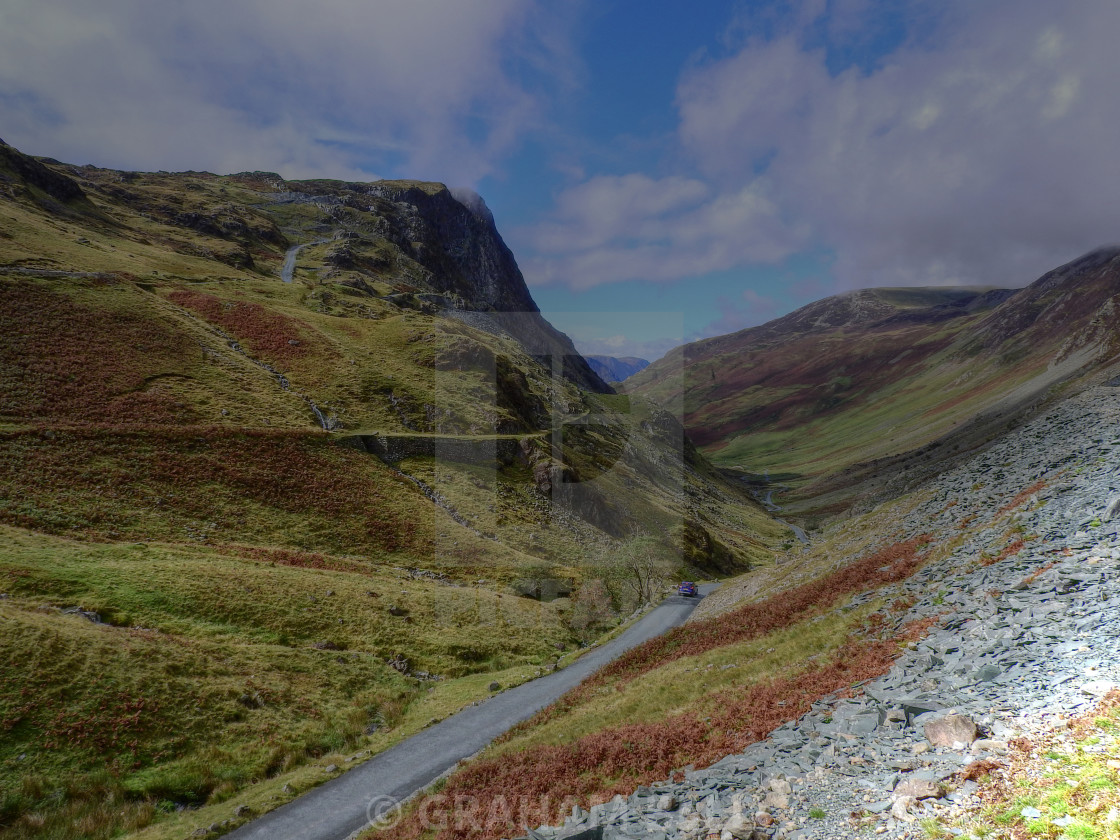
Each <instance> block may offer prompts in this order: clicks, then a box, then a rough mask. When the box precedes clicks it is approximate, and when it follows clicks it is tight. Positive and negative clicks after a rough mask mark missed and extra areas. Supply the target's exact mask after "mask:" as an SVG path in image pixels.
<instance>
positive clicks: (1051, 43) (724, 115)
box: [524, 0, 1120, 290]
mask: <svg viewBox="0 0 1120 840" xmlns="http://www.w3.org/2000/svg"><path fill="white" fill-rule="evenodd" d="M887 7H890V8H891V9H893V10H894V13H895V19H896V20H897V21H900V22H901V25H903V26H904V27H908V28H906V29H905V31H904V32H903V33H902V34H901V36H900V37H898V38H897V39H896V40H897V43H895V44H892V45H891V46H890V47H889V48H887V49H884V50H882V54H881V55H879V56H877V58H876V60H874V61H866V60H864V61H859V62H857V61H854V60H847V61H845V60H844V57H845V56H852V55H855V56H861V57H864V58H866V56H867V55H869V54H872V53H873V45H874V44H875V43H881V42H882V38H883V37H884V35H883V33H882V32H881V31H880V27H881V25H882V21H883V20H884V9H885V8H887ZM783 26H784V28H783ZM733 31H734V30H733ZM1117 31H1120V5H1118V4H1116V3H1114V2H1112V0H1081V1H1080V2H1078V3H1073V4H1060V5H1055V4H1053V3H1051V2H1049V0H1007V2H987V3H976V2H972V0H950V2H937V3H932V2H928V0H899V2H890V3H888V2H878V3H876V2H866V0H841V1H840V2H833V3H831V4H828V5H827V6H826V4H824V3H817V4H806V5H805V6H804V7H803V8H802V9H801V14H800V16H799V18H798V19H796V20H793V21H787V22H785V23H784V24H783V25H779V26H777V27H775V28H773V29H772V30H771V31H769V32H767V33H766V36H765V37H762V36H759V35H752V34H749V33H747V34H743V35H741V36H740V37H741V41H740V43H738V44H737V45H736V46H735V47H734V48H732V49H731V50H730V51H729V52H728V53H727V54H725V55H723V56H721V57H718V58H707V59H701V60H699V61H697V63H696V64H695V65H694V66H692V67H690V68H688V69H686V71H685V72H684V73H683V74H682V76H681V79H680V83H679V87H678V91H677V101H676V106H677V111H678V115H679V129H678V137H677V140H678V144H679V151H680V153H681V156H682V159H683V160H684V161H685V162H686V163H685V165H682V166H681V167H680V171H679V172H678V173H674V174H669V175H662V176H661V177H659V178H652V177H650V176H648V175H644V174H640V173H632V174H627V175H622V176H612V177H604V176H600V177H596V178H592V179H589V180H587V181H586V182H584V183H581V184H578V185H576V186H573V187H571V188H570V189H568V190H567V191H565V192H564V193H562V194H561V195H560V196H559V198H558V201H557V209H556V212H555V214H554V216H553V218H552V219H551V220H550V221H549V222H548V223H546V224H542V225H539V226H537V227H536V228H534V229H533V230H531V231H529V232H528V233H527V234H526V235H525V237H524V238H525V240H526V242H528V243H529V244H530V245H531V246H532V247H533V249H534V250H535V258H534V259H533V260H531V261H530V262H529V263H528V268H529V271H528V274H529V276H530V278H531V280H532V281H533V282H535V283H564V284H567V285H569V286H571V287H573V288H586V287H588V286H593V285H596V284H601V283H608V282H613V281H621V280H626V279H635V278H637V279H647V280H653V281H662V282H673V281H678V280H682V279H686V278H689V277H697V276H702V275H704V274H706V273H708V272H711V271H716V270H723V269H727V268H730V267H736V266H738V267H743V266H750V265H761V264H775V263H778V262H781V261H782V260H784V259H786V258H787V257H788V256H789V255H790V254H792V253H795V252H797V251H798V250H799V249H804V248H808V247H818V248H820V247H823V248H825V249H828V250H830V251H832V252H833V253H834V254H835V260H834V262H833V264H832V271H833V276H834V279H835V281H836V283H837V290H839V289H843V288H856V287H866V286H876V285H918V284H947V283H985V284H987V283H990V284H997V285H1021V284H1024V283H1026V282H1029V281H1030V280H1033V279H1034V278H1035V277H1037V276H1038V275H1039V274H1041V273H1042V272H1043V271H1045V270H1047V269H1049V268H1052V267H1054V266H1055V265H1057V264H1059V263H1060V262H1062V261H1065V260H1068V259H1070V258H1072V257H1075V256H1077V255H1078V254H1080V253H1082V252H1084V251H1086V250H1089V249H1091V248H1093V247H1096V246H1099V245H1102V244H1105V243H1111V242H1115V241H1117V240H1120V155H1117V153H1116V148H1117V145H1118V141H1120V99H1118V98H1117V97H1116V96H1115V84H1116V80H1117V79H1120V52H1118V51H1116V50H1115V49H1114V48H1113V45H1112V40H1113V35H1114V33H1115V32H1117ZM869 45H872V46H869ZM869 51H870V52H869Z"/></svg>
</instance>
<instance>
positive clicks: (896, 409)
mask: <svg viewBox="0 0 1120 840" xmlns="http://www.w3.org/2000/svg"><path fill="white" fill-rule="evenodd" d="M1117 304H1120V249H1118V248H1107V249H1101V250H1098V251H1094V252H1092V253H1090V254H1087V255H1086V256H1084V257H1082V258H1080V259H1078V260H1074V261H1073V262H1071V263H1069V264H1067V265H1065V266H1062V267H1061V268H1058V269H1055V270H1054V271H1051V272H1049V273H1047V274H1046V275H1044V276H1043V277H1042V278H1040V279H1039V280H1037V281H1036V282H1035V283H1033V284H1031V285H1030V286H1027V287H1026V288H1023V289H1018V290H1016V289H995V288H962V287H957V288H941V287H938V288H897V289H895V288H883V289H865V290H861V291H857V292H850V293H847V294H843V295H837V296H835V297H830V298H826V299H824V300H820V301H816V302H815V303H811V304H809V305H808V306H805V307H802V308H801V309H799V310H797V311H796V312H792V313H790V314H789V315H786V316H784V317H782V318H778V319H776V320H774V321H770V322H769V323H767V324H763V325H761V326H758V327H752V328H750V329H746V330H742V331H740V332H737V333H733V334H730V335H723V336H718V337H715V338H710V339H705V340H703V341H698V342H694V343H692V344H687V345H684V346H683V347H679V348H676V349H674V350H673V351H671V352H670V353H669V354H668V355H666V357H665V358H664V359H661V360H659V361H657V362H655V363H654V364H652V365H651V366H650V367H649V368H647V369H646V370H644V371H642V372H641V373H639V374H638V375H637V376H635V377H634V379H632V380H631V381H630V382H628V383H627V386H628V387H627V390H628V391H630V392H631V393H636V394H641V395H644V396H648V397H651V398H653V399H655V400H657V401H659V402H661V403H662V404H664V405H667V406H672V407H673V408H675V409H677V410H680V411H682V412H683V416H684V418H685V425H686V428H687V430H688V433H689V435H690V436H691V437H692V439H693V440H694V441H695V442H696V443H697V444H698V445H699V446H700V447H701V448H702V449H704V450H705V451H706V452H707V454H708V455H709V456H710V457H712V458H713V459H714V460H715V461H716V462H717V463H720V464H722V465H724V466H726V467H734V468H737V469H742V470H746V471H749V472H754V473H762V472H764V471H769V473H770V474H771V475H774V474H776V473H784V474H786V475H787V476H789V478H790V480H793V481H794V482H795V483H798V481H799V482H800V484H801V485H802V486H803V487H807V486H808V485H810V484H813V482H817V483H818V484H817V485H816V486H815V487H814V490H813V491H812V492H813V493H814V494H815V495H816V497H817V498H818V499H820V497H821V493H822V492H823V485H821V484H820V482H826V483H828V481H829V477H830V476H831V477H834V478H833V480H832V484H829V485H828V486H830V487H832V488H833V489H834V490H835V491H836V492H837V494H838V495H839V496H841V497H845V498H846V500H847V501H851V498H852V496H853V494H857V493H859V492H862V491H861V490H860V489H859V488H858V482H857V481H855V480H854V478H853V475H854V473H853V470H854V471H856V472H859V470H861V469H863V466H866V467H867V471H868V474H870V471H871V469H872V465H873V466H874V469H875V470H876V471H877V474H884V473H885V472H889V469H886V468H885V467H884V464H885V463H886V462H887V461H889V462H891V463H897V464H898V465H899V469H903V467H905V468H906V469H913V467H914V462H913V458H912V456H914V453H919V452H925V453H927V454H928V449H927V448H928V447H930V446H931V445H932V446H940V445H942V444H945V443H949V444H950V445H948V446H946V447H945V449H944V450H943V451H944V452H953V451H955V449H960V450H961V451H964V450H966V449H967V448H969V447H970V446H975V445H979V444H980V443H982V442H983V441H984V440H986V439H988V438H989V437H990V436H991V435H992V434H994V433H995V432H994V430H995V429H996V427H997V426H999V427H1002V426H1005V425H1006V423H1008V422H1012V421H1013V420H1014V418H1015V417H1016V416H1019V414H1021V413H1022V412H1024V411H1029V410H1031V409H1032V407H1034V406H1036V405H1037V404H1038V403H1039V402H1040V401H1041V400H1043V399H1045V398H1046V397H1047V395H1048V394H1049V393H1050V391H1051V389H1053V388H1055V387H1056V386H1058V385H1059V384H1061V383H1063V382H1067V381H1068V380H1070V379H1076V378H1079V377H1083V376H1085V375H1086V374H1090V373H1092V372H1093V371H1095V370H1097V369H1098V368H1100V367H1101V366H1102V365H1105V364H1108V363H1111V362H1113V361H1116V360H1117V353H1118V352H1120V331H1118V330H1117V327H1116V325H1117ZM681 369H683V371H684V375H683V376H680V375H679V374H678V375H673V372H674V371H680V370H681ZM924 457H925V456H924V455H923V458H924ZM939 457H940V456H939ZM927 460H928V459H927ZM861 465H862V466H861ZM836 476H841V478H835V477H836ZM841 485H843V486H841ZM805 492H806V493H808V492H809V491H808V490H806V491H805Z"/></svg>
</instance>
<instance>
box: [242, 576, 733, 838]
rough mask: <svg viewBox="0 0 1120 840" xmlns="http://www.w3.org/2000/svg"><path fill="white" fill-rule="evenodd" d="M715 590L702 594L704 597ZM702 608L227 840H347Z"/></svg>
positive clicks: (677, 604)
mask: <svg viewBox="0 0 1120 840" xmlns="http://www.w3.org/2000/svg"><path fill="white" fill-rule="evenodd" d="M718 585H719V584H705V585H703V586H701V587H700V592H701V596H703V595H707V594H708V593H709V592H711V591H712V590H713V589H715V588H716V587H717V586H718ZM699 601H700V599H699V598H685V597H682V596H680V595H673V596H670V597H669V598H666V599H665V600H664V601H663V602H662V603H661V604H659V605H658V606H657V607H656V608H654V609H653V610H651V611H650V612H649V613H647V614H646V615H645V616H644V617H642V618H641V619H640V620H638V621H637V622H636V623H635V624H633V625H632V626H631V627H629V628H628V629H627V630H626V631H625V632H624V633H622V634H621V635H619V636H618V637H616V638H614V639H612V640H611V641H609V642H607V643H606V644H604V645H602V646H601V647H598V648H595V649H593V650H591V651H589V652H587V653H585V654H584V655H583V656H582V657H580V658H579V659H577V660H576V661H575V662H573V663H572V664H571V665H569V666H568V667H566V668H564V669H562V670H559V671H555V672H553V673H551V674H549V675H547V676H544V677H540V678H539V679H535V680H531V681H529V682H527V683H522V684H521V685H519V686H517V687H515V688H511V689H509V690H507V691H503V692H502V693H501V694H496V695H494V696H493V697H491V698H489V699H488V700H486V701H485V702H484V703H480V704H479V705H477V706H468V707H467V708H466V709H463V710H462V711H461V712H458V713H456V714H454V715H452V716H451V717H449V718H446V719H445V720H443V721H442V722H440V723H437V724H435V725H434V726H431V727H429V728H428V729H425V730H424V731H422V732H419V733H417V734H416V735H413V736H412V737H411V738H408V739H407V740H405V741H402V742H401V743H399V744H397V745H396V746H394V747H392V748H390V749H388V750H386V751H385V752H383V753H379V754H378V755H376V756H374V757H373V758H371V759H370V760H369V761H366V762H365V763H363V764H360V765H358V766H357V767H355V768H354V769H352V770H350V771H349V772H347V773H343V774H342V775H341V776H338V777H336V778H334V779H331V780H330V781H329V782H326V783H324V784H322V785H320V786H319V787H317V788H313V789H312V790H310V791H308V792H307V793H306V794H304V795H303V796H301V797H299V798H298V799H294V800H292V801H291V802H289V803H287V804H286V805H282V806H281V807H279V808H277V809H276V810H275V811H271V812H269V813H267V814H265V815H264V816H262V817H260V818H259V819H256V820H254V821H252V822H250V823H247V824H245V825H243V826H241V828H239V829H237V830H236V831H233V832H231V833H230V834H228V835H226V836H227V837H229V838H233V839H234V840H344V838H348V837H350V836H351V835H353V834H355V833H356V832H358V831H360V830H362V829H363V828H365V827H366V826H367V825H369V824H370V821H371V819H373V818H376V817H377V816H378V815H379V814H381V813H383V812H384V811H386V810H387V809H389V808H392V807H394V806H395V805H396V804H397V803H400V802H403V801H404V800H405V799H407V798H408V797H409V796H411V795H412V794H414V793H416V792H417V791H420V790H423V789H424V788H425V787H427V786H428V785H429V784H431V783H432V782H433V781H434V780H435V779H437V778H439V777H440V776H441V775H442V774H443V773H445V772H447V770H449V769H450V768H451V767H453V766H454V765H455V764H456V763H457V762H459V761H461V760H462V759H464V758H467V757H468V756H471V755H474V754H475V753H476V752H478V751H479V750H481V749H482V748H483V747H485V746H486V745H487V744H489V743H490V742H491V741H492V740H494V738H496V737H498V736H499V735H501V734H502V733H503V732H505V731H506V730H507V729H509V728H510V727H512V726H513V725H514V724H516V723H519V722H521V721H523V720H525V719H526V718H529V717H532V715H534V714H535V713H536V712H538V711H539V710H541V709H543V708H544V707H545V706H547V705H548V704H549V703H551V702H553V701H554V700H556V699H557V698H559V697H560V696H561V695H562V694H564V693H565V692H567V691H568V690H570V689H572V688H574V687H575V686H577V685H578V684H579V683H581V682H582V681H583V680H585V679H586V678H587V677H589V676H590V675H591V674H592V673H594V672H595V671H597V670H598V669H599V668H601V667H602V666H604V665H606V664H607V663H608V662H610V661H611V660H613V659H617V658H618V657H619V656H621V655H622V654H623V653H625V652H626V651H628V650H629V649H630V648H633V647H636V646H637V645H640V644H641V643H642V642H645V641H647V640H649V639H652V638H653V637H655V636H660V635H661V634H662V633H664V632H666V631H667V630H670V629H671V628H673V627H676V626H678V625H680V624H683V623H684V621H685V619H687V618H688V616H689V614H691V613H692V610H693V609H694V608H695V607H696V605H697V603H699Z"/></svg>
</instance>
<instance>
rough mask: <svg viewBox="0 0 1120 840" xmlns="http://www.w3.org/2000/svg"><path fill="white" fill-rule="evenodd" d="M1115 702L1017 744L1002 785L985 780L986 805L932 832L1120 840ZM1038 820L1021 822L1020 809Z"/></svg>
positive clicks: (1119, 720)
mask: <svg viewBox="0 0 1120 840" xmlns="http://www.w3.org/2000/svg"><path fill="white" fill-rule="evenodd" d="M1118 701H1120V696H1118V695H1115V694H1114V695H1113V696H1112V697H1110V698H1106V700H1105V702H1104V706H1103V707H1102V711H1103V714H1100V713H1098V714H1096V715H1094V716H1086V717H1083V718H1080V719H1078V720H1075V721H1073V722H1072V726H1071V729H1070V730H1061V729H1059V730H1055V731H1054V732H1052V733H1050V734H1048V735H1044V736H1042V737H1041V738H1040V739H1036V740H1033V741H1030V742H1025V743H1028V744H1029V746H1025V747H1023V746H1020V747H1019V748H1018V749H1017V751H1016V752H1015V753H1013V755H1012V757H1011V766H1010V768H1009V769H1008V770H1006V771H1004V772H1003V775H1002V776H1001V777H1000V779H989V781H988V782H987V785H988V786H989V788H990V789H991V790H990V791H989V792H987V793H986V794H985V797H984V798H985V805H984V806H983V807H982V808H981V810H980V811H979V812H977V813H972V814H969V815H967V816H966V817H964V818H963V819H957V820H953V821H950V820H947V819H945V818H938V819H937V820H936V827H937V829H938V830H940V831H942V832H943V834H944V836H948V833H949V832H948V831H947V829H948V828H953V829H955V830H956V831H964V832H965V833H966V834H969V833H970V834H973V835H974V836H977V837H985V838H1004V837H1007V838H1010V837H1015V838H1018V837H1024V836H1028V837H1045V838H1068V839H1069V840H1072V838H1078V840H1106V838H1116V837H1120V786H1118V781H1117V780H1118V775H1117V774H1118V773H1120V742H1118V741H1117V738H1116V731H1117V726H1118V724H1120V703H1118ZM1028 807H1029V808H1035V809H1037V810H1038V811H1039V812H1040V813H1041V816H1039V817H1035V818H1031V817H1029V816H1024V815H1023V813H1022V811H1023V809H1024V808H1028Z"/></svg>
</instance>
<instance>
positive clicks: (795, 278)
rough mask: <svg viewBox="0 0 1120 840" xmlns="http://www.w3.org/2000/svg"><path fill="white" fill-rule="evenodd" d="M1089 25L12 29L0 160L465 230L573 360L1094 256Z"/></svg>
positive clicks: (1107, 90) (664, 18) (1105, 187)
mask: <svg viewBox="0 0 1120 840" xmlns="http://www.w3.org/2000/svg"><path fill="white" fill-rule="evenodd" d="M1118 33H1120V4H1117V3H1115V0H1077V2H1073V3H1062V4H1057V3H1053V2H1052V0H985V2H983V3H977V2H975V0H804V2H774V1H773V0H750V1H748V0H743V2H708V3H702V4H695V3H690V4H685V3H683V2H669V0H645V1H644V2H636V1H635V0H627V1H626V2H623V1H622V0H617V1H616V0H595V2H591V0H586V1H583V0H572V1H571V2H565V3H554V2H548V1H547V0H472V2H465V0H319V2H314V3H312V2H308V1H307V0H239V2H237V3H226V2H219V0H193V2H190V3H186V2H168V3H151V2H150V0H104V2H99V3H97V4H90V3H88V2H84V0H6V2H5V3H4V4H3V5H2V6H0V137H3V138H4V139H5V140H6V141H8V142H9V143H12V144H13V145H15V146H17V147H19V148H22V149H24V150H25V151H28V152H30V153H33V154H42V155H49V156H52V157H56V158H59V159H62V160H66V161H70V162H73V163H79V164H81V163H94V164H97V165H101V166H109V167H119V168H128V169H166V170H182V169H206V170H210V171H215V172H236V171H242V170H246V169H269V170H274V171H278V172H280V173H281V174H283V175H284V176H285V177H289V178H298V177H338V178H353V179H369V180H372V179H376V178H423V179H432V180H440V181H444V182H446V183H448V184H449V185H451V186H462V187H472V188H474V189H476V190H477V191H478V192H479V193H481V194H482V196H483V197H484V198H485V199H486V201H487V203H488V204H489V206H490V207H491V209H492V210H493V212H494V215H495V218H496V220H497V222H498V225H499V229H500V230H501V232H502V234H503V236H504V237H505V238H506V240H507V242H508V243H509V244H510V245H511V247H512V248H513V250H514V253H515V254H516V255H517V257H518V260H519V263H520V264H521V266H522V269H523V271H524V272H525V275H526V278H527V280H528V282H529V283H530V286H531V288H532V290H533V294H534V297H535V298H536V300H537V301H538V303H539V304H540V306H541V308H542V310H543V311H544V312H545V314H546V315H547V316H548V317H549V318H550V319H552V320H553V321H554V323H556V324H557V326H559V327H561V328H562V329H564V330H565V331H567V332H569V333H570V334H572V336H573V337H574V338H575V339H576V341H577V344H578V346H580V348H581V349H583V350H584V351H585V352H609V353H613V354H615V355H640V356H645V357H646V358H655V357H656V356H658V355H660V354H661V353H663V352H664V351H665V350H667V349H669V348H670V347H671V346H674V345H675V344H677V343H679V342H681V341H682V340H688V339H693V338H696V337H698V336H704V335H715V334H719V333H723V332H729V331H732V330H735V329H739V328H742V327H744V326H749V325H753V324H757V323H761V322H763V321H765V320H768V319H770V318H772V317H775V316H778V315H781V314H783V313H785V312H788V311H790V310H792V309H793V308H796V307H797V306H800V305H803V304H804V303H807V302H809V301H811V300H814V299H817V298H819V297H822V296H824V295H827V294H832V293H836V292H839V291H844V290H848V289H853V288H861V287H867V286H882V285H938V284H949V283H969V284H988V285H1002V286H1018V285H1023V284H1025V283H1028V282H1030V281H1031V280H1033V279H1035V278H1036V277H1037V276H1038V275H1039V274H1041V273H1042V272H1043V271H1045V270H1047V269H1049V268H1051V267H1054V266H1056V265H1058V264H1060V263H1061V262H1064V261H1066V260H1068V259H1071V258H1073V257H1076V256H1078V255H1079V254H1081V253H1083V252H1084V251H1086V250H1088V249H1090V248H1093V247H1097V246H1099V245H1103V244H1110V243H1114V242H1115V241H1116V240H1117V238H1118V236H1117V231H1118V227H1120V155H1117V154H1116V148H1117V147H1118V146H1120V97H1117V96H1116V95H1115V91H1114V88H1115V81H1116V79H1118V78H1120V52H1118V51H1116V50H1115V49H1114V48H1113V43H1114V41H1115V37H1116V35H1117V34H1118Z"/></svg>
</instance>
